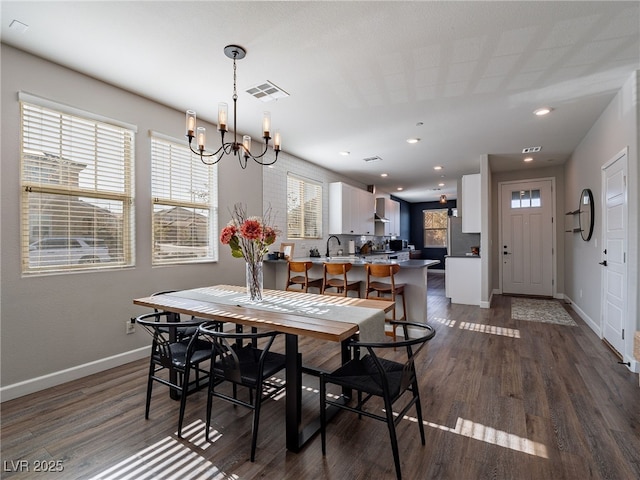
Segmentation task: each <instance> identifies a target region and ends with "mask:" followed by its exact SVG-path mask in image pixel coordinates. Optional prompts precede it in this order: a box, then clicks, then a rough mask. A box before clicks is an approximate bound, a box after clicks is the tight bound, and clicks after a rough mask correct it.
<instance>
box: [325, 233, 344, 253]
mask: <svg viewBox="0 0 640 480" xmlns="http://www.w3.org/2000/svg"><path fill="white" fill-rule="evenodd" d="M332 238H335V239H336V240H338V245H342V244H341V243H340V239H339V238H338V237H336V236H335V235H329V238H327V254H326V255H325V256H326V257H328V256H329V240H331V239H332Z"/></svg>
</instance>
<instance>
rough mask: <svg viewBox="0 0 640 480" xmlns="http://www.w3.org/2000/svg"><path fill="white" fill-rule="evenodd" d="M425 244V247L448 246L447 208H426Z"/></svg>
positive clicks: (424, 214) (424, 216) (424, 223)
mask: <svg viewBox="0 0 640 480" xmlns="http://www.w3.org/2000/svg"><path fill="white" fill-rule="evenodd" d="M422 215H423V226H424V246H425V248H433V247H446V246H447V218H448V216H447V209H446V208H445V209H441V210H424V211H423V212H422Z"/></svg>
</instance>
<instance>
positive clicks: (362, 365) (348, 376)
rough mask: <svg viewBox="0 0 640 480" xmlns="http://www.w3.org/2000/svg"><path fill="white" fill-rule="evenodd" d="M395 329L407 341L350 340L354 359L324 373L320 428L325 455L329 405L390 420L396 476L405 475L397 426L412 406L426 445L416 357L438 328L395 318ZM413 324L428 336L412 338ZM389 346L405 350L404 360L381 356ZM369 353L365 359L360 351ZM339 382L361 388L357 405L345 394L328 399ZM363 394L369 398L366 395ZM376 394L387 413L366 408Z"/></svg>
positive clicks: (350, 388)
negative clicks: (404, 400) (403, 399)
mask: <svg viewBox="0 0 640 480" xmlns="http://www.w3.org/2000/svg"><path fill="white" fill-rule="evenodd" d="M391 323H392V324H394V325H393V327H394V329H395V328H396V327H397V326H401V327H402V328H403V330H404V340H403V341H399V342H382V343H364V342H359V341H356V340H352V341H350V342H349V343H348V346H349V348H351V349H353V359H352V360H350V361H348V362H347V363H345V364H344V365H343V366H341V367H340V368H338V369H337V370H335V371H334V372H332V373H321V374H320V431H321V436H322V454H323V455H325V454H326V450H327V446H326V427H327V405H333V406H335V407H338V408H341V409H344V410H349V411H351V412H355V413H357V414H358V416H359V417H360V418H361V417H362V415H364V416H367V417H370V418H374V419H376V420H381V421H383V422H386V424H387V426H388V428H389V436H390V437H391V449H392V450H393V459H394V461H395V467H396V476H397V478H398V480H399V479H401V478H402V473H401V469H400V455H399V451H398V439H397V436H396V425H397V424H398V423H399V422H400V420H402V418H403V417H404V415H405V414H406V413H407V411H408V410H409V409H410V408H411V406H412V405H415V407H416V417H417V419H418V427H419V428H420V438H421V440H422V445H424V444H425V438H424V425H423V424H422V408H421V405H420V393H419V391H418V379H417V375H416V368H415V359H416V356H417V355H418V353H420V351H421V350H422V349H423V348H424V347H425V345H426V343H427V341H429V340H431V339H432V338H433V337H434V335H435V333H436V332H435V329H434V328H433V327H431V326H429V325H426V324H421V323H414V322H406V321H393V320H392V321H391ZM408 327H413V328H415V329H420V330H421V331H422V332H426V333H425V334H424V335H422V336H420V337H418V338H414V339H409V329H408ZM389 349H397V350H400V351H404V352H406V355H405V353H403V354H402V355H403V357H404V361H403V362H402V363H400V362H397V361H391V360H387V359H385V358H382V357H381V356H379V354H382V353H383V352H384V351H388V350H389ZM361 350H366V351H367V353H366V355H364V356H363V357H362V358H361V357H360V351H361ZM328 383H331V384H335V385H339V386H341V387H342V388H343V391H344V389H347V391H349V390H355V391H357V404H356V405H355V406H350V405H348V403H347V402H346V401H345V400H347V401H348V400H349V399H348V398H347V399H345V398H344V394H343V395H341V396H340V398H339V399H337V400H336V399H331V398H327V384H328ZM406 392H410V393H411V399H410V400H409V401H408V402H407V403H406V404H405V405H404V406H403V407H402V408H401V410H399V411H398V412H397V414H394V412H393V405H394V403H396V401H397V400H399V399H400V398H401V397H403V396H404V393H406ZM363 394H365V397H364V398H363ZM374 397H381V398H382V399H383V400H384V410H385V415H379V414H376V413H373V412H372V411H367V410H365V409H364V407H365V405H366V403H367V402H368V401H369V400H370V399H371V398H374Z"/></svg>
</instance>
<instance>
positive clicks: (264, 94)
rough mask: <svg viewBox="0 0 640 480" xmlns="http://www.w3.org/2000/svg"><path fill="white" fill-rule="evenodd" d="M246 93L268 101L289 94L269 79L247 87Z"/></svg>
mask: <svg viewBox="0 0 640 480" xmlns="http://www.w3.org/2000/svg"><path fill="white" fill-rule="evenodd" d="M247 93H248V94H249V95H253V96H254V97H256V98H257V99H258V100H260V101H262V102H270V101H271V100H278V99H279V98H284V97H288V96H289V94H288V93H287V92H285V91H284V90H282V89H281V88H280V87H278V86H277V85H276V84H274V83H271V82H270V81H269V80H267V81H266V82H262V83H260V84H258V85H256V86H254V87H251V88H248V89H247Z"/></svg>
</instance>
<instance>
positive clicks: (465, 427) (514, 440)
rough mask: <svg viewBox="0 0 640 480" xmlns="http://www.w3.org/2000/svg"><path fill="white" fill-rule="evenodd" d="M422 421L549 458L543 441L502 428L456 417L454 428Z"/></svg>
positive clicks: (415, 420)
mask: <svg viewBox="0 0 640 480" xmlns="http://www.w3.org/2000/svg"><path fill="white" fill-rule="evenodd" d="M403 419H404V420H409V421H412V422H416V423H417V421H418V419H417V418H415V417H410V416H406V415H405V416H404V417H403ZM422 423H423V424H424V425H426V426H427V427H431V428H437V429H438V430H444V431H445V432H450V433H455V434H457V435H462V436H463V437H469V438H473V439H474V440H480V441H481V442H486V443H490V444H492V445H497V446H499V447H504V448H509V449H511V450H515V451H517V452H522V453H526V454H528V455H535V456H536V457H542V458H549V457H548V455H547V447H546V445H544V444H543V443H539V442H534V441H532V440H529V439H528V438H523V437H520V436H518V435H514V434H513V433H509V432H505V431H504V430H497V429H495V428H493V427H488V426H486V425H483V424H481V423H476V422H473V421H471V420H466V419H464V418H460V417H458V420H457V421H456V426H455V428H451V427H447V426H446V425H438V424H437V423H432V422H427V421H424V420H423V422H422Z"/></svg>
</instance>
